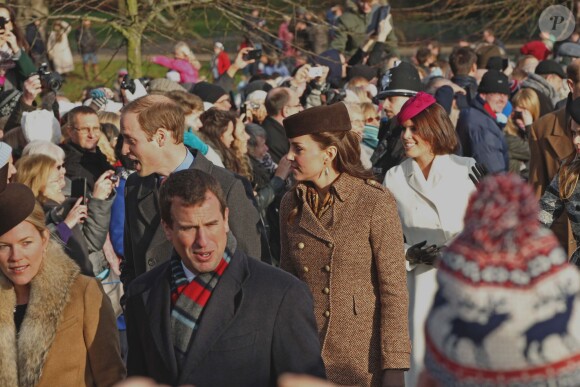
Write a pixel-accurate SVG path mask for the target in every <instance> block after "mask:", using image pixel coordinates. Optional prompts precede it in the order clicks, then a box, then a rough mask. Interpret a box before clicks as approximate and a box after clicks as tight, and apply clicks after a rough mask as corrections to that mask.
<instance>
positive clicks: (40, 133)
mask: <svg viewBox="0 0 580 387" xmlns="http://www.w3.org/2000/svg"><path fill="white" fill-rule="evenodd" d="M20 126H21V127H22V134H23V135H24V138H25V139H26V142H27V143H28V142H32V141H34V140H41V141H51V142H53V143H55V144H58V143H60V138H61V135H62V133H61V130H60V124H59V122H58V120H57V119H56V117H55V116H54V114H52V112H49V111H48V110H44V109H42V110H34V111H31V112H24V113H22V118H21V120H20Z"/></svg>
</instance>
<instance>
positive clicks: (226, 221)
mask: <svg viewBox="0 0 580 387" xmlns="http://www.w3.org/2000/svg"><path fill="white" fill-rule="evenodd" d="M229 217H230V209H229V208H227V207H226V209H225V211H224V222H225V226H224V227H225V229H226V233H228V232H230V223H229Z"/></svg>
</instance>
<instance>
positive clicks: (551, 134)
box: [529, 108, 576, 256]
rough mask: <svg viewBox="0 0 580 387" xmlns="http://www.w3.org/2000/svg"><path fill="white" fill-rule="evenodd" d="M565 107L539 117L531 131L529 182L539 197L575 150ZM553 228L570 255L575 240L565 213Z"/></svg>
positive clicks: (574, 246) (555, 222) (574, 247)
mask: <svg viewBox="0 0 580 387" xmlns="http://www.w3.org/2000/svg"><path fill="white" fill-rule="evenodd" d="M569 119H570V117H569V116H568V115H567V114H566V108H562V109H560V110H558V111H555V112H553V113H549V114H546V115H544V116H542V117H540V119H539V120H537V121H536V122H535V123H534V125H533V126H532V130H531V131H530V136H529V141H530V184H532V186H533V187H534V191H535V193H536V196H537V197H538V200H539V199H540V198H541V197H542V195H543V194H544V191H545V190H546V187H547V186H548V185H549V184H550V182H551V181H552V179H553V178H554V176H556V173H558V170H559V169H560V164H561V161H562V160H564V159H566V158H567V157H568V156H570V155H572V154H573V153H574V146H573V144H572V137H571V134H570V128H569V124H568V120H569ZM551 228H552V231H554V233H555V234H556V236H557V237H558V240H560V243H561V244H562V246H563V247H564V248H565V249H567V250H568V256H571V255H572V253H573V252H574V250H576V242H575V241H574V238H573V236H572V229H571V228H570V222H569V220H568V216H567V214H566V212H564V213H563V214H562V216H560V218H559V219H557V220H555V221H554V223H553V224H552V227H551Z"/></svg>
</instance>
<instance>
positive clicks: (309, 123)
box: [283, 102, 352, 138]
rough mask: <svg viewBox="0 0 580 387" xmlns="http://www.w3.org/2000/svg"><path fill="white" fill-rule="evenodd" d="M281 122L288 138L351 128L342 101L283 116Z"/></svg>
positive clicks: (343, 130)
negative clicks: (286, 116)
mask: <svg viewBox="0 0 580 387" xmlns="http://www.w3.org/2000/svg"><path fill="white" fill-rule="evenodd" d="M283 124H284V129H285V130H286V137H288V138H294V137H298V136H304V135H305V134H313V133H322V132H346V131H349V130H351V129H352V126H351V124H350V116H349V115H348V110H346V106H345V105H344V104H343V103H342V102H338V103H334V104H332V105H323V106H317V107H313V108H310V109H306V110H303V111H301V112H300V113H297V114H294V115H291V116H290V117H288V118H285V119H284V121H283Z"/></svg>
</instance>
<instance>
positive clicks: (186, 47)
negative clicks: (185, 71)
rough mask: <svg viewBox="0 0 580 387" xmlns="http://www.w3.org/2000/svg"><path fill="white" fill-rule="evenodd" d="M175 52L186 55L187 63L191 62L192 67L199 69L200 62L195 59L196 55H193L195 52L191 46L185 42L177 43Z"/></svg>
mask: <svg viewBox="0 0 580 387" xmlns="http://www.w3.org/2000/svg"><path fill="white" fill-rule="evenodd" d="M173 49H174V50H175V51H181V52H182V53H183V55H185V57H186V58H187V61H188V62H189V64H190V65H192V66H193V67H194V68H197V66H198V64H199V62H198V60H197V58H196V57H195V55H194V54H193V51H191V48H189V45H188V44H187V43H185V42H177V43H175V47H174V48H173Z"/></svg>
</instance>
